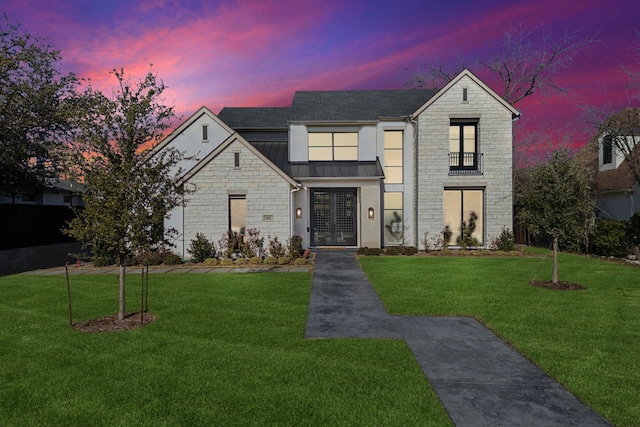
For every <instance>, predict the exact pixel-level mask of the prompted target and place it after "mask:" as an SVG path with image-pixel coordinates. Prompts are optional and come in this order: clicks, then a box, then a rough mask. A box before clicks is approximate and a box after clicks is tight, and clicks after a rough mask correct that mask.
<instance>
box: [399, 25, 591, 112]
mask: <svg viewBox="0 0 640 427" xmlns="http://www.w3.org/2000/svg"><path fill="white" fill-rule="evenodd" d="M595 43H596V40H595V39H594V38H593V37H585V36H582V35H581V34H580V33H578V32H571V31H569V30H565V31H564V33H563V34H562V36H561V37H559V38H554V37H553V35H552V34H550V33H546V32H544V31H543V30H539V31H527V30H525V29H524V28H522V27H513V26H512V27H510V28H508V29H507V30H506V31H505V33H504V39H503V41H502V43H501V44H500V45H499V46H497V48H496V49H495V50H494V52H493V53H491V54H490V55H488V57H487V58H484V59H479V60H472V59H467V60H465V59H461V58H460V57H458V58H457V60H456V62H455V63H453V64H450V65H447V64H445V63H443V62H442V61H440V60H436V61H435V62H433V63H427V64H421V65H420V66H419V67H418V68H419V69H418V70H413V69H410V68H405V71H406V72H407V73H408V74H409V82H408V83H407V86H409V87H413V88H423V89H433V88H435V89H440V88H442V87H443V86H445V85H446V84H447V83H449V82H450V81H451V80H452V79H453V78H454V77H455V76H456V75H457V74H459V73H460V71H462V70H463V69H464V68H468V69H470V70H472V71H474V72H476V73H481V74H488V78H489V80H495V81H496V83H497V85H500V87H497V86H496V88H495V89H496V92H498V93H499V94H500V95H501V96H502V97H503V98H504V99H505V101H507V102H509V103H510V104H511V105H516V104H517V103H518V102H520V101H522V100H523V99H524V98H526V97H528V96H531V95H533V94H535V93H538V92H542V91H545V90H555V91H563V89H562V87H561V86H560V85H559V84H558V83H557V82H556V78H557V77H558V75H559V74H560V72H561V71H563V70H565V69H567V68H569V67H570V66H571V64H572V63H573V61H574V59H575V57H576V55H577V54H578V53H580V52H581V51H583V50H584V49H587V48H589V47H591V46H592V45H594V44H595Z"/></svg>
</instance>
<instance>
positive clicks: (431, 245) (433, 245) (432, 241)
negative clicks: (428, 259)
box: [422, 231, 444, 252]
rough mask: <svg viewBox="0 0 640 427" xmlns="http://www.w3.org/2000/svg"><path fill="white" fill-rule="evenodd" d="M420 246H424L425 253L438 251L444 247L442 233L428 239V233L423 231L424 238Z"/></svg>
mask: <svg viewBox="0 0 640 427" xmlns="http://www.w3.org/2000/svg"><path fill="white" fill-rule="evenodd" d="M422 245H423V246H424V251H425V252H431V251H439V250H440V249H442V248H443V247H444V232H442V233H440V236H434V237H431V238H429V232H428V231H425V232H424V237H423V238H422Z"/></svg>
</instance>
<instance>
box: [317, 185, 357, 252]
mask: <svg viewBox="0 0 640 427" xmlns="http://www.w3.org/2000/svg"><path fill="white" fill-rule="evenodd" d="M357 242H358V240H357V236H356V190H355V189H354V188H333V189H314V190H311V246H356V245H357V244H358V243H357Z"/></svg>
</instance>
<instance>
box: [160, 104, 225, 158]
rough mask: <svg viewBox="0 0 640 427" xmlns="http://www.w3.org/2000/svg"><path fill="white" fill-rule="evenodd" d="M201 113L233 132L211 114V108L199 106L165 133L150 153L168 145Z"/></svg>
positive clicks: (200, 115)
mask: <svg viewBox="0 0 640 427" xmlns="http://www.w3.org/2000/svg"><path fill="white" fill-rule="evenodd" d="M203 115H206V116H207V117H209V118H210V119H211V120H212V121H214V122H216V123H217V124H219V125H220V126H221V127H222V128H223V129H224V130H226V131H227V132H229V134H232V133H234V132H235V131H234V130H233V129H231V128H230V127H229V126H228V125H227V124H226V123H224V122H223V121H222V120H220V119H219V118H218V117H217V116H216V115H215V114H213V112H212V111H211V110H209V109H208V108H207V107H200V109H199V110H198V111H196V112H195V113H193V114H192V115H191V117H189V118H188V119H187V120H186V121H184V122H183V123H182V124H181V125H180V126H178V127H177V128H175V129H174V130H173V132H171V133H170V134H169V135H167V136H166V137H165V138H164V139H163V140H162V141H161V142H160V143H159V144H158V145H156V146H155V147H153V150H151V152H152V153H157V152H158V151H160V150H162V149H163V148H164V147H166V146H167V145H169V143H170V142H171V141H173V140H174V139H175V138H176V137H177V136H178V135H180V134H181V133H182V132H183V131H184V130H185V129H187V128H188V127H189V126H191V125H192V124H193V123H194V122H195V121H197V120H198V119H199V118H200V117H202V116H203Z"/></svg>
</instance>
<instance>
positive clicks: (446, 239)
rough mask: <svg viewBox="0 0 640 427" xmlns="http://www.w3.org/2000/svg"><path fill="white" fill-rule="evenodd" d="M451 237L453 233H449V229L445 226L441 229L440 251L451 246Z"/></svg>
mask: <svg viewBox="0 0 640 427" xmlns="http://www.w3.org/2000/svg"><path fill="white" fill-rule="evenodd" d="M451 236H453V231H451V227H449V226H448V225H445V226H444V228H443V229H442V249H447V248H448V247H449V245H450V244H451Z"/></svg>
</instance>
